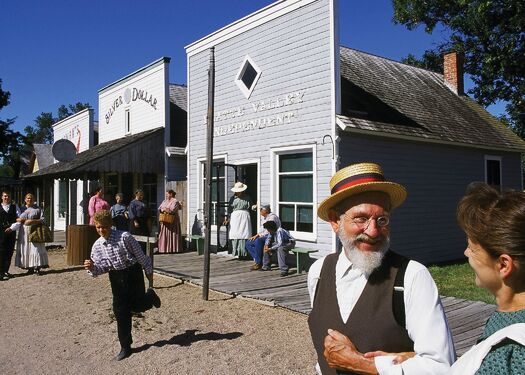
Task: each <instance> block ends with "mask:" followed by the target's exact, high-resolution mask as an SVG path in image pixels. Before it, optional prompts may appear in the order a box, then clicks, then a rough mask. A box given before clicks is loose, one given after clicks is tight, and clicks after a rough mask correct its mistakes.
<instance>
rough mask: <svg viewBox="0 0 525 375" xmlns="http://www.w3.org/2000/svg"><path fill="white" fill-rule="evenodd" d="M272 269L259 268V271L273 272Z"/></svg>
mask: <svg viewBox="0 0 525 375" xmlns="http://www.w3.org/2000/svg"><path fill="white" fill-rule="evenodd" d="M271 270H272V269H271V268H270V267H264V266H263V267H261V268H259V271H271Z"/></svg>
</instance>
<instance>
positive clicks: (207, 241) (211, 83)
mask: <svg viewBox="0 0 525 375" xmlns="http://www.w3.org/2000/svg"><path fill="white" fill-rule="evenodd" d="M214 99H215V48H214V47H211V48H210V68H209V70H208V114H207V118H206V120H207V121H206V124H207V137H206V144H207V147H206V185H205V191H204V200H205V202H206V206H205V209H204V225H205V228H206V229H205V232H204V274H203V278H202V299H203V300H205V301H207V300H208V292H209V289H210V247H211V223H212V220H211V213H212V205H211V184H212V176H213V173H212V165H213V105H214Z"/></svg>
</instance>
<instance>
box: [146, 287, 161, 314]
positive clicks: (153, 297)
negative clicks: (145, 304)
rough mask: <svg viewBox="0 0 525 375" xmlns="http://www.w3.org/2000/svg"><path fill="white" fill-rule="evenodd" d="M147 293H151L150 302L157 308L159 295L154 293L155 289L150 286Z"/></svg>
mask: <svg viewBox="0 0 525 375" xmlns="http://www.w3.org/2000/svg"><path fill="white" fill-rule="evenodd" d="M148 293H150V294H151V300H152V301H151V302H152V303H153V306H155V307H156V308H157V309H158V308H159V307H160V298H159V296H158V295H157V293H155V290H153V289H152V288H149V289H148Z"/></svg>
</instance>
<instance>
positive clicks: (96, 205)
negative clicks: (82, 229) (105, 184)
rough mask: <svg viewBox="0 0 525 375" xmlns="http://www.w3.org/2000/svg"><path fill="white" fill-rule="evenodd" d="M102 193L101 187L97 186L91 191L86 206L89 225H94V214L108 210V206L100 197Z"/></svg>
mask: <svg viewBox="0 0 525 375" xmlns="http://www.w3.org/2000/svg"><path fill="white" fill-rule="evenodd" d="M103 194H104V192H103V191H102V187H101V186H99V187H97V188H95V189H94V190H93V192H92V193H91V195H92V196H91V198H90V199H89V204H88V212H89V224H90V225H95V223H94V222H93V216H95V212H97V211H100V210H109V204H108V202H106V201H105V200H104V199H103V198H102V196H103Z"/></svg>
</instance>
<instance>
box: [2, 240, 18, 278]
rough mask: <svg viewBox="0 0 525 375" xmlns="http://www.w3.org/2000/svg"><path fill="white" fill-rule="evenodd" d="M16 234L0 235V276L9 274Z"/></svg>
mask: <svg viewBox="0 0 525 375" xmlns="http://www.w3.org/2000/svg"><path fill="white" fill-rule="evenodd" d="M15 242H16V233H15V232H12V233H9V234H8V233H2V236H0V275H3V274H4V273H6V272H9V267H10V266H11V259H12V258H13V252H14V250H15Z"/></svg>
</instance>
